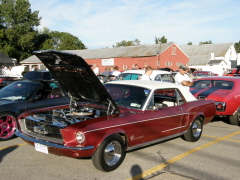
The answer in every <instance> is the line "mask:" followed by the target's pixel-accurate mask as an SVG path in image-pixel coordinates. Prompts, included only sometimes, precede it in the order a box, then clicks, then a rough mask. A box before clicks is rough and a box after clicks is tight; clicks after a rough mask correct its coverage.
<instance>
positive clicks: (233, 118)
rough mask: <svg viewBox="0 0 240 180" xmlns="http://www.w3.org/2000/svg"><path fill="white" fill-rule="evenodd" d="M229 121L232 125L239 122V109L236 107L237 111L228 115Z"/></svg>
mask: <svg viewBox="0 0 240 180" xmlns="http://www.w3.org/2000/svg"><path fill="white" fill-rule="evenodd" d="M229 122H230V124H232V125H237V126H238V125H239V122H240V109H239V108H238V110H237V112H236V113H235V114H233V115H232V116H229Z"/></svg>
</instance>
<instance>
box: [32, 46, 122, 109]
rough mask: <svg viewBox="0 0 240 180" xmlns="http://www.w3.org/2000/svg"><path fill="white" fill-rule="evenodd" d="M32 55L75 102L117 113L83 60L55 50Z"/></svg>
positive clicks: (107, 95) (111, 100) (111, 101)
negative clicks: (90, 104)
mask: <svg viewBox="0 0 240 180" xmlns="http://www.w3.org/2000/svg"><path fill="white" fill-rule="evenodd" d="M33 54H34V55H36V56H37V57H38V58H39V59H40V60H41V61H42V63H43V64H44V65H45V66H46V67H47V68H48V69H49V71H50V72H51V73H52V75H53V76H54V77H55V78H56V80H57V81H58V82H59V84H60V86H61V88H63V90H64V91H65V92H67V93H68V94H69V95H70V96H71V98H72V99H73V100H74V101H75V102H86V103H93V104H99V105H103V106H106V107H107V108H109V111H110V112H112V113H118V112H119V110H118V107H117V105H116V103H115V102H114V101H113V99H112V97H111V96H110V94H109V93H108V92H107V90H106V89H105V87H104V86H103V85H102V83H101V82H100V80H99V79H98V77H97V76H96V75H95V74H94V72H93V71H92V69H91V68H90V66H89V65H88V64H87V63H86V61H85V60H84V59H83V58H81V57H80V56H78V55H76V54H72V53H67V52H61V51H55V50H44V51H34V52H33Z"/></svg>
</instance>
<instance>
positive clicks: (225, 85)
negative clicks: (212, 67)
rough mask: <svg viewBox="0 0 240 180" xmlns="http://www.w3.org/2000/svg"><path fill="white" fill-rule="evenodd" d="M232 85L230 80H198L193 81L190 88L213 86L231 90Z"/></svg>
mask: <svg viewBox="0 0 240 180" xmlns="http://www.w3.org/2000/svg"><path fill="white" fill-rule="evenodd" d="M233 85H234V82H232V81H225V80H200V81H195V82H193V86H191V88H198V89H206V88H215V89H226V90H231V89H232V87H233Z"/></svg>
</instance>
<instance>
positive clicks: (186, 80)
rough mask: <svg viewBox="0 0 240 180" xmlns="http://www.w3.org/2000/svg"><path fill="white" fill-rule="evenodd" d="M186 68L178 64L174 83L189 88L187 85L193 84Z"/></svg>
mask: <svg viewBox="0 0 240 180" xmlns="http://www.w3.org/2000/svg"><path fill="white" fill-rule="evenodd" d="M187 70H188V68H187V67H186V66H184V65H181V66H179V71H178V73H177V74H176V75H175V83H176V84H179V85H182V86H184V87H186V88H187V89H188V90H189V87H190V86H192V85H193V82H192V80H191V79H190V77H189V76H188V75H187Z"/></svg>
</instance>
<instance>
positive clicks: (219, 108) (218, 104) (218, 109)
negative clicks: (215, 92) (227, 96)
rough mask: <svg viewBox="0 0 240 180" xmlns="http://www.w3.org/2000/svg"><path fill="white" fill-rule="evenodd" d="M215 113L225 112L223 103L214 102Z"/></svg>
mask: <svg viewBox="0 0 240 180" xmlns="http://www.w3.org/2000/svg"><path fill="white" fill-rule="evenodd" d="M215 105H216V108H217V111H225V108H226V103H225V102H215Z"/></svg>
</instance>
